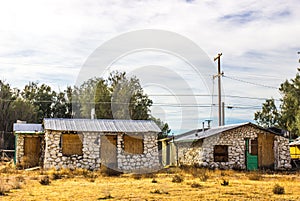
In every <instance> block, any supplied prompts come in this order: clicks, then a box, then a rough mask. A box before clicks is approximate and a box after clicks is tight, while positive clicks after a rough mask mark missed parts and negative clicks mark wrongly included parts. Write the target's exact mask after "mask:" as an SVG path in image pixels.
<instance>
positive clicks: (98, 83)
mask: <svg viewBox="0 0 300 201" xmlns="http://www.w3.org/2000/svg"><path fill="white" fill-rule="evenodd" d="M152 104H153V101H152V100H151V99H150V98H149V97H148V95H147V94H145V92H144V90H143V88H142V87H141V84H140V81H139V79H138V78H137V77H135V76H133V77H128V76H127V75H126V73H125V72H118V71H115V72H112V73H111V74H110V75H109V77H108V78H107V79H104V78H91V79H89V80H87V81H85V82H84V83H82V84H81V85H80V86H73V87H71V86H68V87H67V88H66V89H65V90H63V91H59V92H57V91H55V90H53V89H52V88H51V87H50V86H49V85H47V84H39V83H38V82H29V83H28V84H27V85H25V87H24V88H23V89H22V90H20V89H17V88H13V87H12V86H11V85H10V84H9V83H6V82H4V81H1V80H0V131H2V132H4V133H11V132H12V129H13V123H15V122H16V121H17V120H23V121H27V122H29V123H42V121H43V119H44V118H90V117H91V111H92V109H93V108H94V109H95V118H98V119H134V120H149V119H152V120H154V121H155V122H156V123H157V124H158V126H159V127H160V128H161V129H162V130H163V133H162V135H163V136H160V137H164V136H165V135H167V134H168V133H169V132H170V129H169V126H168V124H167V123H164V122H162V121H161V120H160V119H158V118H155V117H153V116H151V113H150V112H151V111H150V107H151V106H152Z"/></svg>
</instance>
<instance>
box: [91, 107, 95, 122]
mask: <svg viewBox="0 0 300 201" xmlns="http://www.w3.org/2000/svg"><path fill="white" fill-rule="evenodd" d="M95 115H96V112H95V108H92V109H91V119H95Z"/></svg>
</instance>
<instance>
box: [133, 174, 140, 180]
mask: <svg viewBox="0 0 300 201" xmlns="http://www.w3.org/2000/svg"><path fill="white" fill-rule="evenodd" d="M133 178H134V179H136V180H140V179H141V178H142V175H141V174H133Z"/></svg>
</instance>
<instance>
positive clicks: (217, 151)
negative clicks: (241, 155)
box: [213, 145, 229, 162]
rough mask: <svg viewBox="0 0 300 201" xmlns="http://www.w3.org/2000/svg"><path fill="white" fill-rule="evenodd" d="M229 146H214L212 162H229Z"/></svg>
mask: <svg viewBox="0 0 300 201" xmlns="http://www.w3.org/2000/svg"><path fill="white" fill-rule="evenodd" d="M228 148H229V146H228V145H215V146H214V152H213V154H214V162H228V161H229V159H228V158H229V157H228V156H229V153H228V152H229V151H228Z"/></svg>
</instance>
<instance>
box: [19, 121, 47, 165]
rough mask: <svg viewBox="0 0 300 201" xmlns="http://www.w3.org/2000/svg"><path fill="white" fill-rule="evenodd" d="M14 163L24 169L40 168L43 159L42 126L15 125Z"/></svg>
mask: <svg viewBox="0 0 300 201" xmlns="http://www.w3.org/2000/svg"><path fill="white" fill-rule="evenodd" d="M13 131H14V134H15V158H14V160H15V163H16V164H18V165H21V166H23V167H25V168H28V167H34V166H41V165H42V164H43V158H44V155H43V153H44V144H45V143H44V130H43V127H42V124H26V123H15V124H14V125H13Z"/></svg>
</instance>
